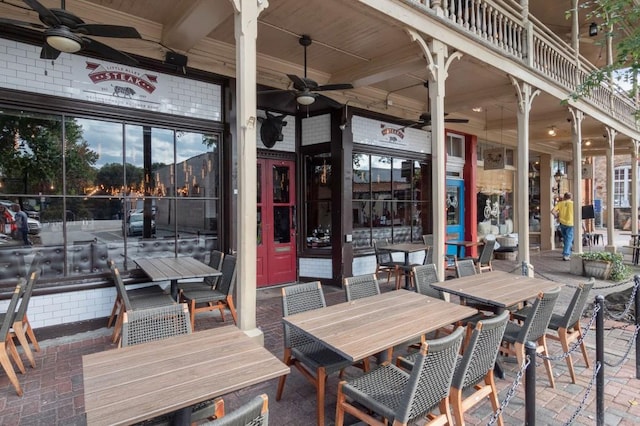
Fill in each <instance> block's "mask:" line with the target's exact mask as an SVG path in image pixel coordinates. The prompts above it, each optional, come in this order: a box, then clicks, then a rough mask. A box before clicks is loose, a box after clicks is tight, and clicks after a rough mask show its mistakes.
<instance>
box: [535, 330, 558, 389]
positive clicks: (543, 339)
mask: <svg viewBox="0 0 640 426" xmlns="http://www.w3.org/2000/svg"><path fill="white" fill-rule="evenodd" d="M538 345H539V346H542V355H544V356H547V357H548V356H549V349H547V338H546V336H545V335H543V336H542V337H541V338H540V340H538ZM544 366H545V367H546V369H547V376H548V377H549V383H551V387H552V388H553V389H555V388H556V382H555V380H554V379H553V369H552V367H551V360H549V359H545V360H544Z"/></svg>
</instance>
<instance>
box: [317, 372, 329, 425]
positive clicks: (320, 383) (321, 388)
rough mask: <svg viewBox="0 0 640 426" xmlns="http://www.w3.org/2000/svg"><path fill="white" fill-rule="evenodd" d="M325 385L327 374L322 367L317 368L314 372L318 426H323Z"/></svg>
mask: <svg viewBox="0 0 640 426" xmlns="http://www.w3.org/2000/svg"><path fill="white" fill-rule="evenodd" d="M326 384H327V372H326V370H325V369H324V367H319V368H318V371H317V372H316V393H317V395H316V404H317V405H318V407H317V413H318V426H324V392H325V387H326Z"/></svg>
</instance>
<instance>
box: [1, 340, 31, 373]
mask: <svg viewBox="0 0 640 426" xmlns="http://www.w3.org/2000/svg"><path fill="white" fill-rule="evenodd" d="M5 347H6V348H7V349H8V352H9V355H11V358H12V359H13V362H15V363H16V365H17V366H18V370H20V372H21V373H22V374H25V373H26V370H25V369H24V364H23V363H22V360H21V359H20V354H19V353H18V350H17V349H16V345H15V344H14V343H13V337H11V334H8V335H7V340H6V341H5Z"/></svg>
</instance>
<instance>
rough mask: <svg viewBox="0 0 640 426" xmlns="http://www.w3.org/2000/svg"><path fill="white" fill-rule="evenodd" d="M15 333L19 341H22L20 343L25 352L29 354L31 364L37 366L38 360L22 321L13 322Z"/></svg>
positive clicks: (32, 366) (33, 366)
mask: <svg viewBox="0 0 640 426" xmlns="http://www.w3.org/2000/svg"><path fill="white" fill-rule="evenodd" d="M13 334H14V335H15V336H16V337H17V338H18V342H20V345H21V346H22V348H23V350H24V354H25V355H26V356H27V359H28V360H29V363H30V364H31V368H36V360H35V359H34V358H33V352H31V348H30V347H29V342H28V341H27V336H26V334H25V332H24V329H23V328H22V321H16V322H14V323H13Z"/></svg>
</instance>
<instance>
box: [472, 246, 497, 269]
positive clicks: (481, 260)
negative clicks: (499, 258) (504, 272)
mask: <svg viewBox="0 0 640 426" xmlns="http://www.w3.org/2000/svg"><path fill="white" fill-rule="evenodd" d="M495 247H496V240H487V241H485V243H484V244H483V245H482V250H480V255H479V256H478V257H476V258H473V261H474V262H475V264H476V268H477V269H478V272H480V273H482V272H484V271H493V266H491V260H492V259H493V250H494V249H495Z"/></svg>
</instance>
